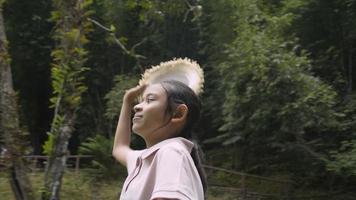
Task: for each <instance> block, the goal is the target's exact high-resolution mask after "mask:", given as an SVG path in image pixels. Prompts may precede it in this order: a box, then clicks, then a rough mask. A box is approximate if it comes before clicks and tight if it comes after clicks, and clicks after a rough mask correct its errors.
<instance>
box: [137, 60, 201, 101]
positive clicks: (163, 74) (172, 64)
mask: <svg viewBox="0 0 356 200" xmlns="http://www.w3.org/2000/svg"><path fill="white" fill-rule="evenodd" d="M167 80H176V81H180V82H182V83H184V84H186V85H187V86H188V87H190V88H191V89H192V90H193V91H194V92H195V94H197V95H199V94H200V93H201V92H202V91H203V87H204V72H203V70H202V69H201V68H200V66H199V64H198V63H197V62H195V61H193V60H190V59H188V58H183V59H182V58H177V59H176V58H174V59H173V60H170V61H167V62H162V63H160V64H159V65H156V66H153V67H152V68H150V69H147V70H146V71H145V73H144V74H143V75H142V78H141V80H140V81H139V84H140V85H142V84H152V83H159V82H162V81H167Z"/></svg>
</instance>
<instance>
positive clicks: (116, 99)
mask: <svg viewBox="0 0 356 200" xmlns="http://www.w3.org/2000/svg"><path fill="white" fill-rule="evenodd" d="M114 81H115V85H114V87H113V88H112V89H111V91H110V92H109V93H108V94H106V96H105V99H106V100H107V103H106V112H105V116H106V117H107V118H109V119H114V117H117V116H118V115H119V113H120V110H121V104H122V99H123V97H124V94H125V91H126V90H128V89H130V88H132V87H134V86H136V85H137V83H138V78H137V76H133V75H117V76H116V77H115V80H114Z"/></svg>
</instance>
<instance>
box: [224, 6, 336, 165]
mask: <svg viewBox="0 0 356 200" xmlns="http://www.w3.org/2000/svg"><path fill="white" fill-rule="evenodd" d="M257 5H258V4H257V1H254V2H251V1H240V2H239V5H238V6H237V10H236V13H235V15H236V18H237V19H238V24H237V26H236V28H235V30H236V31H237V37H236V39H235V40H234V41H233V42H232V43H231V44H230V45H228V46H227V50H226V54H227V57H226V59H225V61H223V62H222V63H221V64H220V65H219V69H220V72H221V74H222V77H224V78H223V81H222V87H223V88H224V91H225V102H224V104H223V106H222V107H223V120H224V124H222V126H221V127H220V131H222V132H224V133H226V134H225V135H223V136H218V138H217V139H219V140H220V141H222V142H223V143H224V144H226V145H230V144H234V143H238V144H239V146H240V147H241V148H240V151H242V152H244V153H242V158H240V163H243V164H244V165H245V166H250V167H253V166H256V165H260V164H259V163H260V162H261V160H265V162H267V163H268V162H274V161H273V159H272V160H271V158H268V157H266V155H268V154H275V155H278V154H279V155H280V156H282V155H283V154H282V153H285V152H288V153H290V154H291V153H292V152H296V151H302V152H305V153H306V154H310V153H312V152H313V150H312V148H310V147H308V145H306V144H305V142H304V141H305V139H304V134H305V130H306V129H310V128H316V129H324V128H325V127H327V126H328V125H329V124H330V123H333V121H334V111H333V106H334V104H335V96H336V93H335V92H334V91H333V89H332V88H331V87H330V86H328V85H326V84H324V83H323V82H321V81H320V80H319V79H318V78H316V77H313V76H312V75H311V73H310V72H309V69H310V66H311V65H310V62H309V60H308V59H307V57H306V55H305V53H303V52H302V54H301V55H297V54H296V53H295V51H294V50H293V49H294V48H295V47H296V43H295V41H294V40H286V39H285V38H283V37H282V35H283V33H284V29H286V28H287V27H288V25H289V24H290V22H291V20H292V17H293V15H291V14H290V13H286V14H285V15H281V16H270V15H268V13H265V12H263V11H262V10H260V9H259V8H258V6H257ZM313 155H316V154H313ZM246 159H248V160H249V162H246ZM278 160H279V161H280V159H278Z"/></svg>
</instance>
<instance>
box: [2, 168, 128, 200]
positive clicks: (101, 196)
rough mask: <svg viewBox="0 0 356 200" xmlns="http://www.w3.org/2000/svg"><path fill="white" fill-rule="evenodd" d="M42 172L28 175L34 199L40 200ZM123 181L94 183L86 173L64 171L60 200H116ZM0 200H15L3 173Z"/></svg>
mask: <svg viewBox="0 0 356 200" xmlns="http://www.w3.org/2000/svg"><path fill="white" fill-rule="evenodd" d="M43 175H44V174H43V172H33V173H30V174H29V177H30V180H31V183H32V187H33V189H34V191H35V197H36V199H40V191H41V188H42V184H43ZM122 183H123V180H122V179H121V178H119V179H117V180H105V181H95V180H94V179H93V178H92V177H89V176H88V175H87V174H86V173H78V174H77V173H75V172H73V171H66V173H65V174H64V177H63V182H62V190H61V199H63V200H84V199H85V200H86V199H96V200H107V199H118V194H119V192H120V191H121V186H122ZM0 197H1V198H0V199H4V200H15V197H14V195H13V193H12V190H11V187H10V183H9V181H8V179H7V178H6V176H5V174H4V173H0Z"/></svg>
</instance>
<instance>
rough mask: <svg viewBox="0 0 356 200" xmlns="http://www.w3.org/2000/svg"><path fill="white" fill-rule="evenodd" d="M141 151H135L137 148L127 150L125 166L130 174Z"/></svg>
mask: <svg viewBox="0 0 356 200" xmlns="http://www.w3.org/2000/svg"><path fill="white" fill-rule="evenodd" d="M141 153H142V150H141V151H137V150H132V151H129V153H128V155H127V160H126V168H127V173H128V174H130V173H131V172H132V170H134V169H135V166H136V162H137V159H138V157H139V156H140V155H141Z"/></svg>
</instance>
